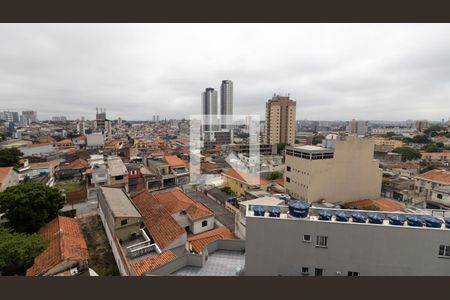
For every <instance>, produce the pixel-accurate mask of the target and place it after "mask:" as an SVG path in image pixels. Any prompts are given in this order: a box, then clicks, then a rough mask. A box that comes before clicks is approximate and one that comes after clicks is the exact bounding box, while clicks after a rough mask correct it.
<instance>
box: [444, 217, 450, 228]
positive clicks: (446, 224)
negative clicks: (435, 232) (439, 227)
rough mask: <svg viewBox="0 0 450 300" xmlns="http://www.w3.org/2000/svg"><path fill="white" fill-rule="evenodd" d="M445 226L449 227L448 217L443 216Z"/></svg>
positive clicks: (449, 219)
mask: <svg viewBox="0 0 450 300" xmlns="http://www.w3.org/2000/svg"><path fill="white" fill-rule="evenodd" d="M444 221H445V227H447V228H450V218H445V219H444Z"/></svg>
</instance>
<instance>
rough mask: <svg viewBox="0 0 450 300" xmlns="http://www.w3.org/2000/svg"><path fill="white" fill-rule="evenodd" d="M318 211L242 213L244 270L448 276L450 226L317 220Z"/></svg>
mask: <svg viewBox="0 0 450 300" xmlns="http://www.w3.org/2000/svg"><path fill="white" fill-rule="evenodd" d="M284 211H286V210H285V208H284ZM321 211H323V209H321ZM330 211H331V210H330ZM338 211H341V212H342V210H334V211H331V213H332V214H336V213H338ZM345 211H346V212H348V213H350V212H349V211H348V210H345ZM317 212H318V210H317V211H315V212H313V213H312V212H311V209H310V212H309V215H308V216H307V217H305V218H294V217H292V216H290V215H289V214H288V213H283V208H282V213H281V214H280V217H269V216H268V214H267V213H266V214H265V215H264V216H254V215H253V214H252V212H251V210H250V211H249V212H247V218H246V242H245V244H246V253H245V275H246V276H449V275H450V259H449V258H450V234H449V233H450V229H449V228H446V227H445V225H444V224H441V227H439V228H430V227H425V226H420V227H414V226H410V225H407V224H406V223H405V224H402V225H391V224H390V223H389V222H388V221H387V220H386V219H385V220H383V223H382V224H371V223H369V222H368V221H365V222H363V223H357V222H353V221H351V220H350V219H349V221H348V222H338V221H336V219H335V217H334V216H333V217H332V219H331V220H330V221H321V220H319V219H318V217H317ZM354 212H355V211H354ZM387 215H390V214H386V216H387ZM441 222H442V220H441Z"/></svg>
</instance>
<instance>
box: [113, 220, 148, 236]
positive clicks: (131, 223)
mask: <svg viewBox="0 0 450 300" xmlns="http://www.w3.org/2000/svg"><path fill="white" fill-rule="evenodd" d="M122 220H127V224H126V225H121V222H122ZM141 220H142V218H114V230H115V232H116V237H117V238H118V239H119V240H122V241H126V240H128V239H129V238H130V237H131V233H133V232H138V231H139V229H140V228H141Z"/></svg>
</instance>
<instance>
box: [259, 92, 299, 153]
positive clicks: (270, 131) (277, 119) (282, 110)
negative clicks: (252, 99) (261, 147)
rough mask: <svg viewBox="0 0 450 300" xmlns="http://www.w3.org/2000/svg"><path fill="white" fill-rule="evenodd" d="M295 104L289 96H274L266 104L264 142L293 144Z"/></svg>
mask: <svg viewBox="0 0 450 300" xmlns="http://www.w3.org/2000/svg"><path fill="white" fill-rule="evenodd" d="M295 123H296V102H295V101H293V100H291V99H289V96H286V97H284V96H280V95H274V96H273V97H272V99H269V100H268V101H267V103H266V125H265V126H266V142H267V143H268V144H281V143H283V144H289V145H293V144H294V143H295Z"/></svg>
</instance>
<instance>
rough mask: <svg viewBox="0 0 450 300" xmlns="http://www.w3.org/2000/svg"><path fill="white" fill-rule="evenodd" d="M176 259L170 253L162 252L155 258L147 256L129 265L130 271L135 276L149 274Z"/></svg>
mask: <svg viewBox="0 0 450 300" xmlns="http://www.w3.org/2000/svg"><path fill="white" fill-rule="evenodd" d="M175 258H177V257H176V256H175V254H173V252H172V251H164V252H162V253H160V254H158V255H155V256H149V257H146V258H144V259H141V260H139V261H137V262H134V263H132V264H131V269H132V270H133V271H134V273H135V274H136V276H142V275H143V274H145V273H147V272H150V271H152V270H154V269H156V268H159V267H161V266H163V265H165V264H167V263H169V262H171V261H172V260H174V259H175Z"/></svg>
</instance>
